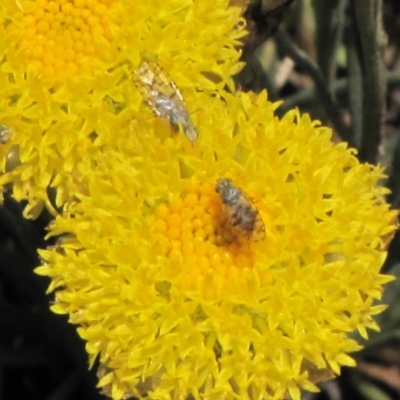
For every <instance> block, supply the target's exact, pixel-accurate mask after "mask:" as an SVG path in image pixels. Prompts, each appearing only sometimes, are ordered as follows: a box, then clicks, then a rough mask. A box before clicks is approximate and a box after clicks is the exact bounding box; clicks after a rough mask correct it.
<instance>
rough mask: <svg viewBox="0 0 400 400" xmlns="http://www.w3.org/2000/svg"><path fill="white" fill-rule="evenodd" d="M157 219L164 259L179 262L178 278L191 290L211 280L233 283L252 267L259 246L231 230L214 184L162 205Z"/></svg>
mask: <svg viewBox="0 0 400 400" xmlns="http://www.w3.org/2000/svg"><path fill="white" fill-rule="evenodd" d="M155 217H156V220H155V224H154V231H155V233H156V234H157V235H158V236H159V237H160V239H161V242H162V243H163V245H164V247H163V248H164V249H165V255H166V256H167V257H168V258H170V259H174V257H175V258H176V259H177V260H180V262H177V263H175V262H173V264H174V265H176V264H179V265H181V270H179V271H176V276H180V277H181V278H182V279H181V280H182V282H184V285H185V286H186V287H187V288H188V289H194V290H195V289H199V284H201V282H202V281H203V282H204V281H206V280H207V279H208V278H210V277H211V276H212V279H211V280H212V281H213V282H214V284H221V283H222V282H224V281H226V280H231V278H232V274H233V275H235V274H236V275H237V274H239V275H238V276H237V277H238V278H239V276H240V274H243V273H244V272H243V271H247V272H248V271H249V270H251V268H252V267H253V264H254V256H255V254H254V251H253V246H257V244H255V243H253V242H252V241H251V240H250V239H249V238H246V237H245V236H243V235H242V234H241V233H240V231H238V230H237V229H235V227H233V226H232V224H231V222H230V220H229V217H228V216H227V215H226V211H225V209H224V207H223V204H222V200H221V198H220V196H219V194H218V193H216V191H215V184H214V185H213V184H199V185H194V186H193V187H192V188H191V189H190V190H188V191H187V192H185V194H184V195H183V196H177V197H175V198H173V199H172V200H171V201H170V202H169V203H168V204H167V203H162V204H160V205H159V206H158V207H157V209H156V212H155ZM261 245H262V244H261ZM245 273H246V272H245ZM199 278H200V279H199ZM210 285H211V286H212V284H211V283H210Z"/></svg>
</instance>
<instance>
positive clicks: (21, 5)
mask: <svg viewBox="0 0 400 400" xmlns="http://www.w3.org/2000/svg"><path fill="white" fill-rule="evenodd" d="M243 26H244V24H243V22H242V20H241V18H240V9H238V8H233V7H229V6H228V1H227V0H215V1H214V0H213V1H210V0H201V1H197V0H196V1H194V0H179V1H177V0H164V1H162V2H160V1H158V0H149V1H146V2H140V1H131V0H34V1H32V0H17V1H16V0H4V1H1V4H0V125H6V126H8V127H10V128H11V129H12V130H13V135H12V139H11V140H10V142H9V143H8V144H7V145H6V146H1V148H0V157H2V159H3V160H4V159H6V158H7V156H8V155H9V153H10V151H11V149H12V152H14V156H15V152H16V151H17V150H16V148H17V149H18V156H19V161H20V163H17V165H15V164H12V163H11V164H10V163H9V164H8V165H7V166H6V165H4V163H3V165H2V171H3V172H4V171H5V170H6V171H7V173H5V174H4V175H3V176H2V177H1V179H0V186H3V185H5V184H8V183H10V182H12V183H13V185H14V186H13V190H14V196H15V197H16V198H17V199H19V200H21V199H27V200H28V201H29V207H28V209H27V210H26V215H27V216H30V217H35V216H36V215H37V214H38V213H39V212H40V209H41V206H42V205H43V202H45V203H46V204H47V205H48V207H49V209H53V206H60V205H62V204H63V203H64V202H65V201H66V199H67V198H69V193H70V191H71V190H72V189H71V188H73V187H74V186H76V184H77V182H78V183H79V182H80V181H81V180H82V179H84V178H83V177H82V176H81V175H80V174H79V173H78V172H77V171H78V170H79V163H80V162H81V160H82V159H85V158H87V157H93V154H92V153H96V151H97V150H99V149H100V148H101V149H102V148H104V147H107V146H109V147H111V148H118V146H120V145H121V142H119V141H118V140H116V138H115V136H116V132H118V135H119V136H120V137H123V138H125V139H126V138H127V137H128V135H129V134H130V130H129V125H130V121H132V120H136V119H137V116H138V114H140V113H141V112H142V105H141V103H142V97H141V95H140V94H139V93H138V91H137V90H135V89H134V87H133V85H132V82H131V73H132V70H133V69H135V68H137V67H138V65H139V63H140V62H141V60H142V59H146V58H150V59H152V60H153V61H157V62H159V63H160V64H161V65H162V66H163V67H164V68H166V69H167V70H168V72H169V74H170V75H171V76H172V77H173V79H174V80H176V82H177V83H178V85H179V87H180V89H181V90H182V92H183V93H184V94H185V99H186V101H187V103H188V104H191V102H192V99H193V95H194V93H195V90H196V89H197V88H199V87H201V90H203V91H206V92H214V93H215V92H218V91H219V90H222V88H224V86H226V85H227V86H228V87H231V88H232V87H233V81H232V78H231V76H232V75H233V74H234V73H236V72H238V70H239V69H240V67H241V65H240V63H239V62H238V59H239V56H240V53H239V51H238V50H237V49H236V48H235V46H237V45H238V39H239V38H240V37H241V36H243V35H244V27H243ZM100 152H101V151H100ZM16 158H18V157H16ZM49 185H51V186H54V187H60V190H59V191H58V192H57V198H56V199H55V201H54V202H53V204H50V202H49V200H48V193H47V190H48V186H49ZM54 203H55V204H54Z"/></svg>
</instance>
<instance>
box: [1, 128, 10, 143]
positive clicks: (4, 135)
mask: <svg viewBox="0 0 400 400" xmlns="http://www.w3.org/2000/svg"><path fill="white" fill-rule="evenodd" d="M11 135H12V129H11V128H10V127H9V126H7V125H0V143H1V144H7V143H8V142H9V141H10V139H11Z"/></svg>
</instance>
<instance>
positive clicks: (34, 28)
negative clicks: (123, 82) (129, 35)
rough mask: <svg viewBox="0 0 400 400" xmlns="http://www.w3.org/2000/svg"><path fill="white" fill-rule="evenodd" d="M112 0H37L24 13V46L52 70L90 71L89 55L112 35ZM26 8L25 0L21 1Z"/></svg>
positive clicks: (95, 53)
mask: <svg viewBox="0 0 400 400" xmlns="http://www.w3.org/2000/svg"><path fill="white" fill-rule="evenodd" d="M111 6H112V1H109V0H93V1H92V0H90V1H88V0H62V1H60V0H59V1H54V0H37V1H36V3H35V6H34V7H30V8H29V12H26V13H25V14H24V16H23V23H22V24H23V40H22V42H21V48H22V49H24V51H25V52H26V53H27V57H28V58H29V59H31V60H35V61H37V62H39V63H40V64H41V66H42V67H43V70H44V71H46V72H47V73H49V74H52V73H55V72H57V73H58V72H60V71H66V72H69V73H75V72H79V71H82V72H87V71H89V70H90V68H91V63H90V62H89V61H88V60H87V57H93V56H98V55H99V54H98V49H99V44H100V43H104V42H105V41H106V42H110V41H111V39H112V36H111V32H110V26H109V21H108V14H109V13H110V8H111ZM21 7H22V8H23V9H24V2H22V3H21Z"/></svg>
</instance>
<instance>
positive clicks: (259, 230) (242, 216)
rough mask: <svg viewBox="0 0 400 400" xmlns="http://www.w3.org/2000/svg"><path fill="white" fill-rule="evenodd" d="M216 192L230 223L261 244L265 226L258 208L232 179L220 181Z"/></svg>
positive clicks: (242, 233) (245, 235)
mask: <svg viewBox="0 0 400 400" xmlns="http://www.w3.org/2000/svg"><path fill="white" fill-rule="evenodd" d="M215 191H216V192H217V193H218V194H219V195H220V197H221V200H222V205H223V208H224V212H225V214H226V217H227V219H228V221H229V223H230V224H231V225H232V226H233V227H234V228H235V229H236V230H237V231H238V232H239V233H240V234H241V235H242V236H244V237H245V238H247V239H249V240H252V241H255V242H259V241H261V240H263V239H264V238H265V226H264V222H263V220H262V219H261V215H260V213H259V212H258V210H257V208H256V207H255V206H254V205H253V203H252V202H251V200H250V199H249V198H248V197H247V196H246V194H245V193H243V191H242V190H241V189H239V188H237V187H236V186H235V185H234V184H233V182H232V180H231V179H228V178H221V179H218V181H217V185H216V186H215Z"/></svg>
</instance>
